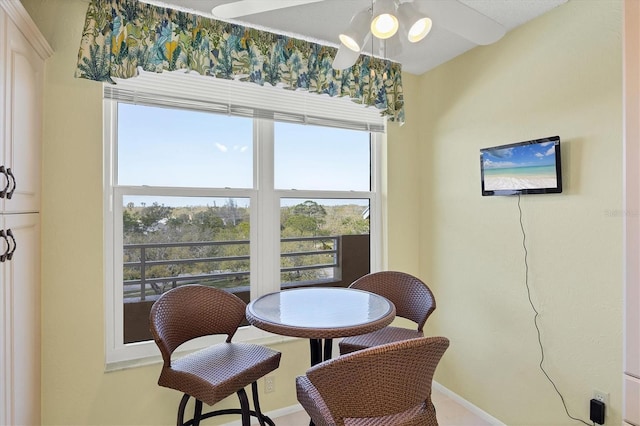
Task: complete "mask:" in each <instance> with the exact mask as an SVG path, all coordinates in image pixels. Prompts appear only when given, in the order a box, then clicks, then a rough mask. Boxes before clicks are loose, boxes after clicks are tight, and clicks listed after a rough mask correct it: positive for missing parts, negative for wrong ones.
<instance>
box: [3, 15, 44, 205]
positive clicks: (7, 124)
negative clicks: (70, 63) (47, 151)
mask: <svg viewBox="0 0 640 426" xmlns="http://www.w3.org/2000/svg"><path fill="white" fill-rule="evenodd" d="M4 23H5V35H6V45H5V48H6V51H5V55H4V59H5V61H4V74H5V80H4V81H5V88H4V116H5V120H4V135H3V136H4V137H3V139H4V148H3V149H4V164H3V166H4V167H5V169H10V173H11V174H12V175H13V177H11V176H10V177H9V185H8V186H9V187H8V190H9V191H10V192H11V199H8V198H7V197H5V198H4V199H3V201H4V211H5V212H36V211H39V210H40V185H41V183H40V169H41V160H40V157H41V139H42V95H41V93H42V84H43V73H44V61H43V60H42V59H41V58H40V56H39V55H38V54H37V52H36V51H35V49H34V48H33V47H32V46H31V44H30V43H29V41H28V40H27V38H26V37H25V36H24V35H23V34H22V32H20V30H19V29H18V28H17V27H16V25H15V24H14V23H13V22H12V21H11V20H9V19H6V20H5V21H4ZM7 173H8V172H7ZM4 180H5V179H4V177H2V178H0V184H2V183H4V182H2V181H4Z"/></svg>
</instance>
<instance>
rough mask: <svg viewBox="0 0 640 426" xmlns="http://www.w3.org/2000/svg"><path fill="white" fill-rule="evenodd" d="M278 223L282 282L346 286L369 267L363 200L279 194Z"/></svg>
mask: <svg viewBox="0 0 640 426" xmlns="http://www.w3.org/2000/svg"><path fill="white" fill-rule="evenodd" d="M280 225H281V226H280V228H281V230H282V231H281V245H280V247H281V248H280V250H281V258H280V266H281V281H282V287H291V286H297V285H306V284H316V283H336V284H338V283H342V284H343V285H348V284H350V283H351V282H352V281H354V280H355V279H356V278H359V277H361V276H362V275H365V274H366V273H368V272H369V271H370V243H369V229H370V228H369V200H368V199H343V200H336V199H315V200H305V199H296V198H286V199H282V200H281V204H280Z"/></svg>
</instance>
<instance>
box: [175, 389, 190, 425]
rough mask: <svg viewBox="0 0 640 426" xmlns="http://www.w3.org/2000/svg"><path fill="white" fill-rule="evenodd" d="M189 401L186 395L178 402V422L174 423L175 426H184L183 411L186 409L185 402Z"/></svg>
mask: <svg viewBox="0 0 640 426" xmlns="http://www.w3.org/2000/svg"><path fill="white" fill-rule="evenodd" d="M188 401H189V395H187V394H186V393H185V394H184V395H183V396H182V399H181V400H180V405H178V421H177V423H176V425H177V426H183V425H184V409H185V408H186V407H187V402H188Z"/></svg>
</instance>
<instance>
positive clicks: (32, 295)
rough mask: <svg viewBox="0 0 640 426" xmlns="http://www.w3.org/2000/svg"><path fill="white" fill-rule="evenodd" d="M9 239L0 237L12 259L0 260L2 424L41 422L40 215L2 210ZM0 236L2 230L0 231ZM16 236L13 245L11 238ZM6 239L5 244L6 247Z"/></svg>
mask: <svg viewBox="0 0 640 426" xmlns="http://www.w3.org/2000/svg"><path fill="white" fill-rule="evenodd" d="M3 219H4V220H3V221H2V223H1V225H2V230H3V231H4V232H5V233H6V232H7V231H8V230H11V233H12V234H13V238H8V240H5V239H4V238H0V247H1V248H2V250H3V253H4V252H5V251H6V250H7V249H8V250H10V252H11V253H12V257H11V260H5V261H4V262H2V263H0V265H2V266H1V267H0V271H1V273H2V277H1V279H2V283H3V298H4V304H3V306H4V308H3V309H4V312H3V320H2V324H3V327H4V330H3V334H4V337H5V338H4V339H3V342H5V348H4V358H5V359H4V364H5V368H6V371H5V372H4V374H3V375H2V377H3V383H4V387H5V392H4V397H5V401H4V402H5V409H6V411H5V416H6V418H5V419H4V424H7V425H38V424H40V228H39V227H40V223H39V221H40V219H39V215H38V214H37V213H30V214H10V215H4V217H3ZM0 236H1V234H0ZM13 239H15V244H14V243H13ZM7 241H9V242H8V244H9V245H10V246H9V247H8V248H7Z"/></svg>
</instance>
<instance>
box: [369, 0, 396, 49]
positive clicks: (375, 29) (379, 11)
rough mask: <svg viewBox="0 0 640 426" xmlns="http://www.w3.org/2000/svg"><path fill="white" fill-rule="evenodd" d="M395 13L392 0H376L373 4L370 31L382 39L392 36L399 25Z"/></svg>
mask: <svg viewBox="0 0 640 426" xmlns="http://www.w3.org/2000/svg"><path fill="white" fill-rule="evenodd" d="M395 13H396V8H395V4H394V0H377V1H376V2H375V4H374V5H373V20H372V21H371V33H372V34H373V35H374V36H376V37H378V38H380V39H383V40H384V39H387V38H389V37H392V36H393V35H394V34H395V33H396V31H398V27H399V26H400V24H399V23H398V18H396V16H395Z"/></svg>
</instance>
